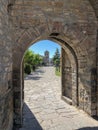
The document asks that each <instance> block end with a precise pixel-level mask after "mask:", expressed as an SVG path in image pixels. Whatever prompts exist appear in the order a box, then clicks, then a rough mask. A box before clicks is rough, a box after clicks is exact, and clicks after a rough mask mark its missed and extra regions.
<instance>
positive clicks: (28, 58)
mask: <svg viewBox="0 0 98 130" xmlns="http://www.w3.org/2000/svg"><path fill="white" fill-rule="evenodd" d="M41 63H42V58H41V56H40V55H39V54H35V53H34V52H32V51H31V50H27V51H26V52H25V55H24V71H25V70H27V69H29V68H32V70H35V69H36V67H37V66H39V65H40V64H41ZM28 66H29V67H28ZM29 70H30V69H29ZM27 71H28V70H27ZM27 71H25V73H27Z"/></svg>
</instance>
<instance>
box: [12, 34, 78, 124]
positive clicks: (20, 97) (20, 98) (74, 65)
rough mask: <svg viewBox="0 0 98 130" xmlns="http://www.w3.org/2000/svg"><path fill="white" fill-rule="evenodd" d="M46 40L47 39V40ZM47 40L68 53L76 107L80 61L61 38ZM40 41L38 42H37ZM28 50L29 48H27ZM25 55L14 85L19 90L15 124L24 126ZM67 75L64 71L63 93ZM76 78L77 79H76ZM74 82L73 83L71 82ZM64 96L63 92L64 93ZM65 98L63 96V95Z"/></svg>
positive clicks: (16, 73)
mask: <svg viewBox="0 0 98 130" xmlns="http://www.w3.org/2000/svg"><path fill="white" fill-rule="evenodd" d="M45 39H46V38H45ZM47 39H49V40H52V41H55V42H56V43H58V44H59V45H60V46H61V47H62V48H63V50H64V52H66V53H67V55H68V56H69V59H70V61H71V67H72V69H73V72H72V73H71V74H72V75H73V79H74V81H75V82H73V85H72V86H74V87H72V88H74V89H73V90H72V91H73V95H72V104H73V105H75V106H78V103H79V101H78V61H77V56H76V54H75V52H74V50H73V48H72V47H70V45H68V43H66V42H65V41H63V40H61V39H59V38H56V37H52V36H49V37H48V38H47ZM37 41H38V40H37ZM33 43H35V42H33ZM26 50H27V48H26ZM24 53H25V51H23V52H22V54H21V55H20V59H19V62H17V63H18V64H17V65H15V66H17V67H18V68H17V69H16V70H17V71H16V70H13V79H14V81H13V83H14V90H15V89H16V88H17V91H16V90H15V93H14V103H15V104H14V112H15V114H16V117H15V120H14V122H15V124H18V125H20V124H22V105H23V98H24V92H23V89H24V82H23V81H24V79H23V78H24V77H23V73H24V72H23V56H24ZM62 54H63V55H62V61H63V58H64V57H65V55H64V53H62ZM63 66H64V65H63V64H62V68H63V69H65V68H64V67H63ZM64 76H65V74H64V73H63V71H62V91H63V89H64V86H63V84H64V82H65V81H64V80H63V79H64V78H63V77H64ZM74 77H75V78H74ZM71 82H72V81H71ZM62 94H63V92H62ZM62 97H63V95H62Z"/></svg>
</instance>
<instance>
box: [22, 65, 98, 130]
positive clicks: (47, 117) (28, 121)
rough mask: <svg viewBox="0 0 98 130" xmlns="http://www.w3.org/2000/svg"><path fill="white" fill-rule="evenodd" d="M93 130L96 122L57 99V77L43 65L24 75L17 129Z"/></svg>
mask: <svg viewBox="0 0 98 130" xmlns="http://www.w3.org/2000/svg"><path fill="white" fill-rule="evenodd" d="M77 129H78V130H97V129H98V122H97V121H95V120H94V119H92V118H91V117H89V116H88V115H87V114H85V113H84V112H83V111H82V110H78V109H76V108H75V107H73V106H70V105H68V104H67V103H65V102H64V101H62V100H61V81H60V77H57V76H55V73H54V68H53V67H43V68H40V69H38V70H37V71H36V72H34V73H33V74H31V75H29V76H27V77H26V78H25V104H24V110H23V128H21V129H20V130H77Z"/></svg>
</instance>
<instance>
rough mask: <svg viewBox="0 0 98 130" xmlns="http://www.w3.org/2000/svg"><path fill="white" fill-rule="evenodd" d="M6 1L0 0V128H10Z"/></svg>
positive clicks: (8, 27) (9, 129)
mask: <svg viewBox="0 0 98 130" xmlns="http://www.w3.org/2000/svg"><path fill="white" fill-rule="evenodd" d="M7 5H8V1H7V0H0V130H12V127H13V92H12V49H11V48H12V42H11V30H10V24H9V17H8V10H7Z"/></svg>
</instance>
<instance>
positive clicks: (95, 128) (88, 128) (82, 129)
mask: <svg viewBox="0 0 98 130" xmlns="http://www.w3.org/2000/svg"><path fill="white" fill-rule="evenodd" d="M78 130H98V127H84V128H80V129H78Z"/></svg>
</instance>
